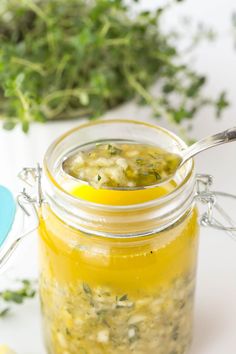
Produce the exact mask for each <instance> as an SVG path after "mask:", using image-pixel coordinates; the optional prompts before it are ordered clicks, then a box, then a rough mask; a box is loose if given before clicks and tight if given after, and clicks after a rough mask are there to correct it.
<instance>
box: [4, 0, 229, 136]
mask: <svg viewBox="0 0 236 354" xmlns="http://www.w3.org/2000/svg"><path fill="white" fill-rule="evenodd" d="M131 2H132V1H131ZM133 2H137V1H135V0H133ZM168 8H169V6H166V7H163V8H158V9H157V10H156V11H151V12H149V11H144V12H140V13H138V14H134V13H132V12H131V11H130V8H129V7H128V6H127V5H125V1H124V0H97V1H92V0H90V1H89V0H88V1H84V0H70V1H68V0H1V4H0V118H1V119H2V120H3V121H4V128H5V129H13V128H14V127H15V125H16V124H18V123H21V125H22V128H23V130H24V131H25V132H27V131H28V129H29V125H30V123H31V122H32V121H40V122H45V121H48V120H54V119H69V118H78V117H85V116H86V117H90V118H94V117H98V116H100V115H102V114H103V113H104V112H106V111H107V110H109V109H111V108H114V107H116V106H117V105H119V104H121V103H123V102H126V101H128V100H131V99H133V98H137V99H138V101H139V102H140V103H145V104H148V105H150V106H151V107H152V109H153V113H154V115H155V116H157V117H164V118H167V119H169V120H171V121H174V122H176V123H180V122H181V121H182V120H184V119H191V118H193V117H194V116H195V114H196V113H197V112H198V111H199V109H201V108H202V107H203V106H205V105H212V106H213V107H214V108H216V113H217V115H220V113H221V111H222V109H223V108H224V107H225V106H227V105H228V102H227V100H226V97H225V93H221V94H220V97H219V98H217V99H212V98H209V97H205V96H204V95H203V94H202V88H203V87H204V84H205V82H206V77H205V76H202V75H200V74H198V73H196V72H195V71H194V70H192V69H191V67H189V66H188V65H187V64H185V63H184V62H183V58H182V55H181V53H180V52H179V51H178V50H177V43H176V40H177V39H175V40H173V38H174V37H173V35H172V33H169V34H168V33H165V32H164V31H163V30H162V25H161V20H162V17H163V15H164V14H165V12H166V11H167V10H168ZM154 83H158V85H159V87H160V93H159V94H158V95H157V96H153V95H152V94H150V90H149V89H150V87H151V85H152V84H154ZM173 96H175V97H177V102H176V99H173Z"/></svg>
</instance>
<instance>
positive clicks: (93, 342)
mask: <svg viewBox="0 0 236 354" xmlns="http://www.w3.org/2000/svg"><path fill="white" fill-rule="evenodd" d="M107 136H109V140H111V141H112V140H117V139H121V138H122V139H126V140H128V139H131V140H132V141H135V142H136V143H138V142H140V143H149V144H157V145H159V146H161V147H164V148H168V150H171V151H173V152H178V151H180V150H181V149H182V148H184V147H185V145H184V143H183V142H182V141H181V140H180V139H178V138H177V137H176V136H174V135H173V134H170V133H169V132H167V131H165V130H163V129H160V128H158V127H153V126H150V125H147V124H143V123H138V122H131V121H104V122H98V123H95V124H92V125H84V126H81V127H79V128H78V129H76V130H73V131H71V132H69V133H68V134H66V135H65V136H63V137H62V138H60V139H59V140H58V141H56V142H55V143H54V144H53V145H52V146H51V147H50V148H49V150H48V152H47V155H46V157H45V163H44V183H43V191H44V195H45V200H44V203H43V205H42V208H41V211H40V228H39V235H40V261H41V262H40V263H41V275H40V294H41V302H42V313H43V324H44V326H43V327H44V331H45V340H46V345H47V349H48V353H50V354H78V353H82V354H110V353H112V354H121V353H124V354H128V353H135V354H146V353H148V354H152V353H153V354H184V353H186V351H187V350H188V348H189V345H190V342H191V335H192V314H193V297H194V286H195V269H196V257H197V248H198V223H197V210H196V208H195V205H194V184H195V183H194V171H193V163H192V162H189V163H188V164H186V166H185V167H184V168H182V169H181V171H179V173H178V175H177V176H176V177H175V180H174V181H171V182H169V183H167V184H166V185H163V186H161V187H157V186H152V187H151V188H142V189H135V190H122V189H118V190H107V189H102V190H97V189H95V188H93V187H91V186H88V185H87V186H84V185H81V194H80V193H78V189H77V193H76V196H74V195H72V194H71V193H70V190H72V189H73V188H74V183H75V181H73V182H72V184H73V186H72V185H70V183H71V181H70V180H68V179H67V177H66V176H64V175H63V173H62V171H61V169H60V166H61V161H63V160H64V158H65V156H66V155H67V154H68V153H69V152H70V151H73V149H75V147H77V146H78V145H81V146H84V145H86V144H89V143H91V142H93V143H96V142H97V141H101V140H105V139H106V140H107ZM76 183H77V182H76ZM72 187H73V188H72ZM71 188H72V189H71ZM85 190H86V193H85Z"/></svg>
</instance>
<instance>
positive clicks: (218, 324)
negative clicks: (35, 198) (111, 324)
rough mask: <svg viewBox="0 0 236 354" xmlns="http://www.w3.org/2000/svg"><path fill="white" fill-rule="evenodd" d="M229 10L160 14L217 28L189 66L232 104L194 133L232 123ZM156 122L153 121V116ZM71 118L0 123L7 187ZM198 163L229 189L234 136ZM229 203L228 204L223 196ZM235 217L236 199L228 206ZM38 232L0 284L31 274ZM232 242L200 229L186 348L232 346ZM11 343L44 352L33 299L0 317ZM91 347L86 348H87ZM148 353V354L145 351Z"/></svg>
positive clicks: (235, 161) (211, 3)
mask: <svg viewBox="0 0 236 354" xmlns="http://www.w3.org/2000/svg"><path fill="white" fill-rule="evenodd" d="M157 3H158V1H151V0H146V1H144V0H143V2H142V6H144V4H145V7H155V4H157ZM233 10H235V11H236V2H235V0H208V1H206V0H187V1H186V2H185V3H184V4H181V5H179V6H177V8H176V9H175V10H174V11H172V14H171V16H169V18H168V19H167V27H169V26H171V25H172V24H174V23H176V20H177V18H179V17H180V16H182V15H191V17H193V18H194V19H196V20H200V21H203V22H206V23H207V24H208V25H212V26H213V27H215V28H216V30H217V32H218V34H219V38H218V41H217V42H216V43H215V44H203V45H202V46H201V47H200V49H199V50H198V52H197V58H198V59H197V61H196V62H195V64H194V65H195V67H196V68H198V69H199V70H200V71H202V72H203V73H206V74H207V75H208V76H209V82H208V86H207V89H206V93H207V94H209V95H215V94H217V92H218V91H219V90H221V89H222V88H226V89H227V90H228V92H229V94H230V100H231V103H232V104H231V108H230V109H228V110H227V112H226V113H225V115H224V119H222V120H219V121H216V120H214V118H213V114H212V112H211V111H210V110H204V111H203V112H202V113H201V114H200V115H199V117H198V119H197V120H195V126H194V130H193V132H192V134H193V136H194V137H195V138H201V137H203V136H205V135H207V134H212V133H215V132H217V131H220V130H222V129H226V128H228V127H231V126H236V114H235V108H236V51H234V49H233V41H232V37H230V28H231V26H230V16H231V13H232V11H233ZM149 116H150V112H149V110H148V109H146V108H140V107H137V106H136V105H134V104H128V105H125V106H124V107H121V108H120V109H118V110H117V111H114V112H111V114H109V117H124V118H134V119H149V120H150V118H149ZM155 122H156V120H155ZM76 124H77V123H76V122H67V123H54V124H53V123H51V124H48V125H43V126H41V125H35V126H33V127H32V129H31V132H30V134H29V135H28V136H25V135H23V134H22V133H21V131H20V130H15V131H14V132H11V133H8V132H4V131H2V130H0V184H3V185H6V186H8V187H9V188H10V189H11V190H12V191H13V192H14V193H17V190H18V188H19V186H18V183H17V179H16V175H17V173H18V172H19V170H20V169H21V168H22V167H23V166H32V165H35V163H36V162H38V161H39V162H40V161H41V160H42V157H43V153H44V152H45V149H46V148H47V146H48V145H49V143H50V142H51V141H52V140H53V139H54V138H55V137H57V136H58V135H60V134H61V133H62V132H64V131H66V130H67V129H69V128H71V127H73V126H75V125H76ZM196 160H197V170H198V172H201V173H210V174H213V175H214V177H215V184H214V187H215V189H217V190H224V191H227V192H231V193H234V194H236V143H235V144H230V145H227V146H224V147H218V148H215V149H213V150H211V151H209V152H205V153H203V154H202V155H200V156H199V157H198V158H197V159H196ZM0 202H1V201H0ZM226 206H228V207H229V204H228V203H226ZM229 209H230V211H231V215H233V216H234V218H235V220H236V202H235V203H234V206H233V205H232V206H230V208H229ZM36 239H37V234H36V233H35V234H34V235H33V236H32V237H31V238H30V239H29V240H28V241H27V242H26V243H25V245H24V246H23V247H21V248H20V250H19V252H18V254H17V255H16V257H15V258H14V260H13V261H12V262H11V265H10V270H9V271H8V272H7V273H6V274H4V275H0V287H1V286H3V285H4V284H6V281H7V280H6V279H7V278H15V277H19V276H25V277H28V276H36V274H37V242H36ZM235 328H236V242H234V241H233V240H232V239H230V238H229V237H227V235H226V234H224V233H223V232H218V231H214V230H211V229H205V228H204V229H203V228H202V230H201V241H200V250H199V266H198V284H197V293H196V306H195V330H194V341H193V346H192V349H191V352H190V354H223V353H227V354H235V353H236V335H235ZM1 343H5V344H8V345H10V346H11V347H12V348H13V349H14V350H15V351H16V352H17V353H19V354H45V351H44V349H43V344H42V339H41V332H40V315H39V306H38V299H35V300H32V301H28V302H27V303H26V304H25V305H21V306H18V307H16V308H14V309H13V311H12V314H11V315H9V317H7V318H6V319H4V320H0V344H1ZM91 354H92V353H91ZM147 354H148V353H147Z"/></svg>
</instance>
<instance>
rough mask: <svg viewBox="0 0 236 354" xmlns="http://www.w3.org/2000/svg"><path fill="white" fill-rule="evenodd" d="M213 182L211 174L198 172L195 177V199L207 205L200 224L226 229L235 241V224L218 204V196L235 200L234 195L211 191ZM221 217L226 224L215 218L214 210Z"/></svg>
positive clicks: (235, 196)
mask: <svg viewBox="0 0 236 354" xmlns="http://www.w3.org/2000/svg"><path fill="white" fill-rule="evenodd" d="M212 184H213V176H211V175H206V174H198V175H197V178H196V189H197V194H196V200H197V201H200V202H201V203H203V204H204V205H206V206H207V210H206V212H204V213H203V215H202V216H201V217H200V224H201V225H202V226H209V227H212V228H214V229H217V230H222V231H226V232H227V233H228V234H229V235H230V236H231V237H232V238H233V239H234V240H235V241H236V226H235V222H234V221H233V220H232V218H231V217H230V216H229V215H228V214H227V213H226V212H225V210H224V208H223V207H221V206H220V204H219V200H218V199H219V198H218V197H228V198H233V199H235V200H236V195H233V194H230V193H225V192H216V191H211V190H210V187H211V186H212ZM216 211H217V212H218V214H219V215H220V216H221V217H222V219H223V220H224V221H225V222H226V223H227V224H228V226H226V225H224V224H223V223H222V222H220V221H219V220H217V219H216V217H215V212H216Z"/></svg>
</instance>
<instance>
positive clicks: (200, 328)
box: [189, 304, 225, 354]
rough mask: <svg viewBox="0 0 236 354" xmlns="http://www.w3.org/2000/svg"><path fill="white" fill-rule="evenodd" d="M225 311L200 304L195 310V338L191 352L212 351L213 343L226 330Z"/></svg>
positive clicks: (191, 353)
mask: <svg viewBox="0 0 236 354" xmlns="http://www.w3.org/2000/svg"><path fill="white" fill-rule="evenodd" d="M224 317H225V316H224V312H223V311H222V313H221V314H219V310H218V311H217V313H216V311H215V309H214V307H206V305H205V306H204V304H202V305H200V304H199V305H198V307H197V308H196V310H195V321H194V334H193V335H194V338H193V343H192V346H191V350H190V352H189V354H200V353H210V350H211V344H212V342H214V340H215V338H217V337H218V336H220V335H222V333H223V331H224Z"/></svg>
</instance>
